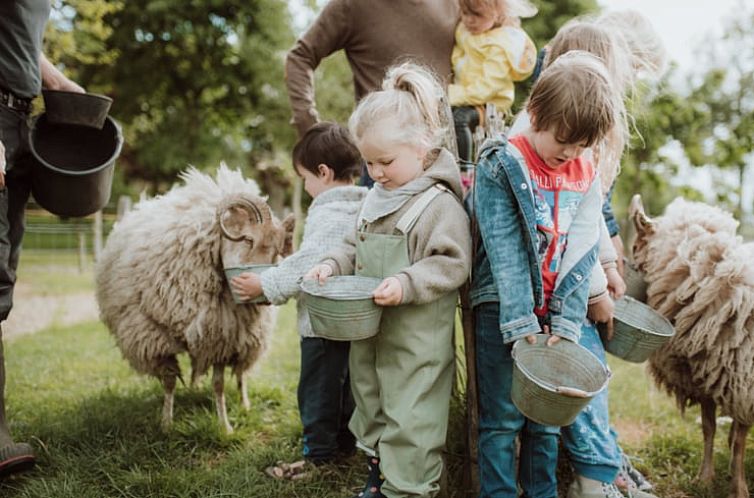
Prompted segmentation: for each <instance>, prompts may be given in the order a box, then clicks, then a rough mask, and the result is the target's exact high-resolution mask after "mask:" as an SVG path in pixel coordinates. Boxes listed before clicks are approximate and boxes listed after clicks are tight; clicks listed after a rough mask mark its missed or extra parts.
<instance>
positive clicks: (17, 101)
mask: <svg viewBox="0 0 754 498" xmlns="http://www.w3.org/2000/svg"><path fill="white" fill-rule="evenodd" d="M31 101H32V99H23V98H21V97H16V96H15V95H13V94H12V93H11V92H8V91H6V90H3V89H2V88H0V104H2V105H4V106H5V107H10V108H11V109H15V110H16V111H21V112H29V111H30V110H31Z"/></svg>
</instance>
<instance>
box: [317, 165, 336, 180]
mask: <svg viewBox="0 0 754 498" xmlns="http://www.w3.org/2000/svg"><path fill="white" fill-rule="evenodd" d="M317 176H319V177H320V178H322V179H323V180H332V179H333V178H335V171H333V169H332V168H331V167H329V166H328V165H326V164H324V163H321V164H320V165H318V166H317Z"/></svg>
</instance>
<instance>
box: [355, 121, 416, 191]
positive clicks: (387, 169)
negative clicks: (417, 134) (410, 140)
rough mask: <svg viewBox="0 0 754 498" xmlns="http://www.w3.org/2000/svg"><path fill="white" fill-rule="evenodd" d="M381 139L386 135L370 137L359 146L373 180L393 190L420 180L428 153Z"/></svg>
mask: <svg viewBox="0 0 754 498" xmlns="http://www.w3.org/2000/svg"><path fill="white" fill-rule="evenodd" d="M381 136H384V134H382V133H379V132H377V133H375V132H372V133H369V134H368V135H365V136H364V137H363V139H362V140H361V142H360V143H359V144H358V146H359V150H360V151H361V155H362V156H363V157H364V160H365V161H366V162H367V168H368V170H369V176H370V177H372V180H374V181H375V182H377V183H379V184H380V185H382V186H383V187H384V188H385V189H387V190H393V189H396V188H398V187H400V186H402V185H405V184H406V183H408V182H410V181H411V180H414V179H415V178H418V177H420V176H421V174H422V173H423V172H424V158H425V156H426V155H427V151H426V150H422V149H421V148H419V147H416V146H413V145H408V144H395V143H389V142H387V141H385V140H384V139H382V138H381Z"/></svg>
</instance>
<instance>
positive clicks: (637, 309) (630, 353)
mask: <svg viewBox="0 0 754 498" xmlns="http://www.w3.org/2000/svg"><path fill="white" fill-rule="evenodd" d="M613 322H614V324H615V327H614V331H613V332H614V333H613V338H612V339H611V340H609V341H605V340H603V342H604V344H605V351H607V352H608V353H611V354H613V355H615V356H617V357H618V358H621V359H623V360H626V361H631V362H634V363H641V362H643V361H645V360H646V359H647V358H649V355H651V354H652V353H653V352H654V351H655V350H656V349H657V348H659V347H660V346H662V345H663V344H665V343H666V342H667V341H668V340H670V338H671V337H673V335H674V334H675V329H674V328H673V325H671V324H670V322H669V321H668V320H667V319H666V318H665V317H664V316H662V315H661V314H659V313H658V312H656V311H655V310H653V309H652V308H651V307H649V306H648V305H646V304H644V303H641V302H639V301H637V300H636V299H633V298H631V297H629V296H623V297H622V298H621V299H618V300H617V301H616V302H615V313H614V316H613ZM603 339H604V337H603Z"/></svg>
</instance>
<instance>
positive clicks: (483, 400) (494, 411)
mask: <svg viewBox="0 0 754 498" xmlns="http://www.w3.org/2000/svg"><path fill="white" fill-rule="evenodd" d="M474 314H475V319H476V325H475V328H476V361H477V372H478V374H477V375H478V386H479V481H480V484H481V492H480V495H479V496H480V498H488V497H489V498H491V497H495V498H508V497H510V498H516V497H517V496H518V489H517V484H516V481H517V479H516V436H518V434H519V433H520V432H521V429H522V428H523V427H524V424H525V422H526V419H525V418H524V416H523V415H522V414H521V412H519V411H518V408H516V406H515V405H514V404H513V401H512V400H511V384H512V380H513V359H512V358H511V348H512V345H511V344H504V343H503V336H502V335H501V334H500V328H499V306H498V304H497V303H489V304H482V305H480V306H478V307H477V308H476V309H475V310H474ZM540 428H541V429H542V430H539V429H540ZM533 429H534V430H533V434H532V435H531V436H532V437H531V440H530V441H531V443H532V444H531V446H530V448H529V450H527V453H526V460H527V461H526V462H524V460H523V459H522V461H521V465H522V471H523V467H524V466H525V467H526V468H527V473H528V474H527V475H528V476H529V477H534V478H536V479H543V480H544V481H543V483H552V486H551V487H553V489H554V487H555V486H554V483H555V468H556V465H557V456H558V453H557V428H549V427H548V428H545V427H543V426H536V427H533ZM552 432H554V435H553V434H551V433H552ZM552 439H554V441H555V442H554V443H553V442H552V441H551V440H552ZM522 451H523V448H522ZM522 458H524V454H523V453H522ZM527 480H528V482H529V483H531V479H530V478H527ZM522 484H524V483H523V481H522ZM529 487H531V488H533V487H534V486H533V485H530V486H529ZM545 487H547V486H545ZM530 496H536V497H538V498H539V497H545V496H546V497H548V498H550V497H555V496H557V494H555V493H552V494H531V495H530Z"/></svg>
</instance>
